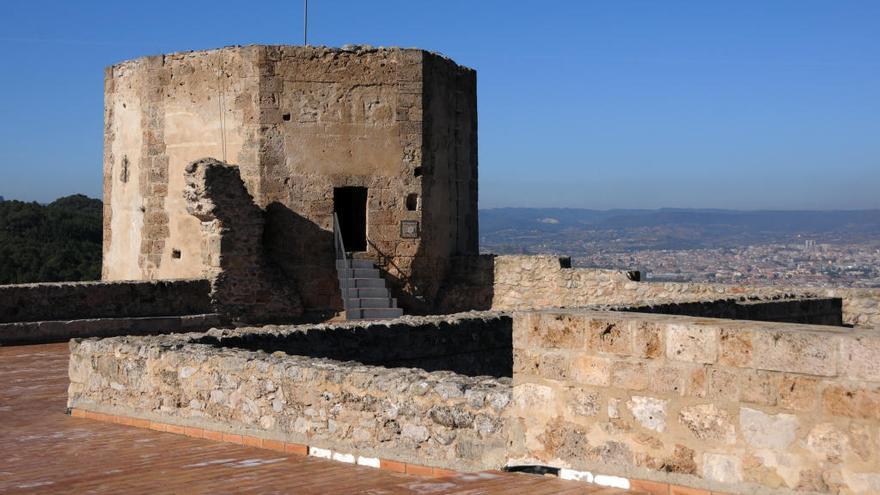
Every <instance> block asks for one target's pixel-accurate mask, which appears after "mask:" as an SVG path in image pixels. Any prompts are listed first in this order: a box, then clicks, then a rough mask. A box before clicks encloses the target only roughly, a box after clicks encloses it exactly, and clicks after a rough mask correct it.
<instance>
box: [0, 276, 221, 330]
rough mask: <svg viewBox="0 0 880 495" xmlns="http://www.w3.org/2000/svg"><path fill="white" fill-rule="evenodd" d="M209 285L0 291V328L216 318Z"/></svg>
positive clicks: (83, 285) (80, 285)
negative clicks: (20, 324)
mask: <svg viewBox="0 0 880 495" xmlns="http://www.w3.org/2000/svg"><path fill="white" fill-rule="evenodd" d="M209 292H210V284H209V282H208V281H207V280H201V279H193V280H150V281H147V280H145V281H118V282H57V283H40V284H17V285H0V323H10V322H28V321H47V320H77V319H90V318H120V317H143V316H179V315H194V314H203V313H212V312H213V310H212V308H211V301H210V298H209V296H208V294H209Z"/></svg>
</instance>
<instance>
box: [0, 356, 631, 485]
mask: <svg viewBox="0 0 880 495" xmlns="http://www.w3.org/2000/svg"><path fill="white" fill-rule="evenodd" d="M67 366H68V344H66V343H64V344H46V345H31V346H20V347H0V452H3V457H4V459H3V461H4V462H3V465H2V467H0V492H2V493H45V492H49V491H51V492H53V493H120V492H125V493H142V492H157V491H159V492H185V493H229V492H249V493H299V494H309V493H321V494H329V493H346V494H350V493H363V494H374V495H379V494H383V495H384V494H388V495H391V494H403V493H449V494H465V493H467V494H477V493H493V494H495V493H497V494H505V493H510V494H514V493H516V494H520V493H526V492H528V493H530V494H532V495H539V494H550V493H553V494H602V495H612V494H619V493H624V491H623V490H618V489H613V488H605V487H599V486H596V485H590V484H586V483H582V482H574V481H564V480H560V479H555V478H542V477H538V476H532V475H526V474H517V473H504V472H500V471H485V472H481V473H476V474H453V473H442V476H430V477H429V476H424V475H422V476H420V475H418V474H416V473H411V474H406V473H398V472H394V471H391V470H384V469H373V468H369V467H362V466H356V465H352V464H345V463H342V462H336V461H330V460H325V459H319V458H315V457H308V456H304V455H297V454H287V453H281V452H277V451H273V450H270V449H266V448H255V447H250V446H245V445H236V444H232V443H227V442H217V441H212V440H209V439H202V438H194V437H190V436H186V435H179V434H174V433H168V432H160V431H153V430H149V429H143V428H136V427H133V426H125V425H120V424H112V423H108V422H99V421H94V420H90V419H84V418H75V417H70V416H68V415H67V414H65V402H66V391H67V386H68V378H67ZM438 474H440V473H438ZM626 493H633V492H626Z"/></svg>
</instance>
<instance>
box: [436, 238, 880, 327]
mask: <svg viewBox="0 0 880 495" xmlns="http://www.w3.org/2000/svg"><path fill="white" fill-rule="evenodd" d="M639 279H640V276H639V273H638V272H636V271H626V270H602V269H593V268H571V267H570V260H569V259H568V258H560V257H558V256H544V255H542V256H495V255H482V256H479V257H476V256H475V257H461V258H457V259H455V260H454V264H453V268H452V272H451V274H450V277H449V279H448V280H447V283H446V285H445V287H444V290H443V291H442V293H441V297H440V299H439V300H438V303H437V311H438V312H456V311H466V310H470V309H482V310H488V309H492V310H495V311H511V310H529V309H545V308H559V307H565V308H577V307H587V306H597V305H647V304H668V303H690V302H695V301H712V300H719V299H729V298H744V299H765V300H766V299H779V298H786V297H789V298H790V297H800V298H804V297H826V298H841V299H842V300H843V322H844V323H845V324H848V325H853V326H863V327H878V326H880V289H845V288H819V287H815V288H813V287H785V286H737V285H723V284H707V283H681V282H643V281H639Z"/></svg>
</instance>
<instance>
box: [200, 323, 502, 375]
mask: <svg viewBox="0 0 880 495" xmlns="http://www.w3.org/2000/svg"><path fill="white" fill-rule="evenodd" d="M511 323H512V322H511V319H510V317H509V316H504V315H501V314H494V313H481V314H480V315H478V316H477V315H475V316H471V317H459V316H453V317H450V318H432V319H430V320H419V324H418V325H413V323H412V322H410V321H403V322H400V321H392V322H388V323H383V322H376V323H374V324H371V325H359V324H353V323H350V324H336V325H332V326H321V325H318V326H308V325H306V326H298V327H279V328H280V329H279V330H278V331H273V330H274V327H269V328H265V327H263V328H259V329H254V331H247V332H236V333H235V334H234V335H221V336H220V337H211V336H207V337H205V338H203V339H201V340H199V342H201V343H207V344H213V345H216V346H220V347H226V348H240V349H247V350H252V351H257V350H262V351H264V352H268V353H273V352H277V351H281V352H284V353H287V354H291V355H299V356H310V357H317V358H328V359H335V360H337V361H357V362H359V363H362V364H369V365H375V366H384V367H387V368H399V367H417V368H421V369H424V370H428V371H436V370H448V371H454V372H456V373H460V374H463V375H469V376H480V375H489V376H496V377H504V376H506V377H510V376H512V374H513V354H512V352H511V349H512V347H513V343H512V328H511Z"/></svg>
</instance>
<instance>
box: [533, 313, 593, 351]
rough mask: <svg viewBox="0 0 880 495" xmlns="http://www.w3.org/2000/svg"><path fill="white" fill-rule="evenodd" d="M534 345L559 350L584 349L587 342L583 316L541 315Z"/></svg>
mask: <svg viewBox="0 0 880 495" xmlns="http://www.w3.org/2000/svg"><path fill="white" fill-rule="evenodd" d="M532 335H533V337H534V338H533V339H531V340H530V343H531V344H532V345H535V346H538V347H546V348H558V349H583V348H584V345H585V344H586V342H587V332H586V325H585V322H584V318H583V316H578V315H564V314H563V315H561V314H552V313H541V314H540V315H539V317H538V318H537V321H535V329H534V330H533V333H532Z"/></svg>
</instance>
